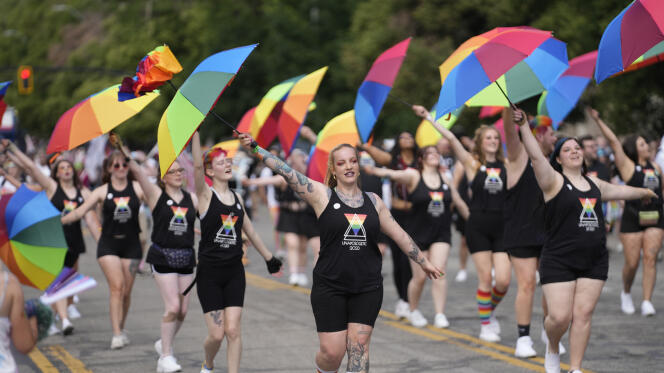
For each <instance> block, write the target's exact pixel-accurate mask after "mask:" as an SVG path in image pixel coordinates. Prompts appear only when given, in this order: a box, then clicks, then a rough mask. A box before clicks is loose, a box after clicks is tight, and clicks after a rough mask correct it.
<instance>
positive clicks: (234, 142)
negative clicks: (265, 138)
mask: <svg viewBox="0 0 664 373" xmlns="http://www.w3.org/2000/svg"><path fill="white" fill-rule="evenodd" d="M212 148H213V149H214V148H220V149H224V150H225V151H226V157H227V158H233V157H235V154H237V151H238V150H239V149H240V140H238V139H231V140H224V141H220V142H218V143H216V144H214V145H213V146H212Z"/></svg>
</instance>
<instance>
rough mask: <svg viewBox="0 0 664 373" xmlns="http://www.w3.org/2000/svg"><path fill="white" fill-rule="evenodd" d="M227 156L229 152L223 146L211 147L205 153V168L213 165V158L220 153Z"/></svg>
mask: <svg viewBox="0 0 664 373" xmlns="http://www.w3.org/2000/svg"><path fill="white" fill-rule="evenodd" d="M222 154H223V155H224V156H227V155H228V152H227V151H226V150H224V149H222V148H211V149H210V150H208V151H206V152H205V154H203V168H204V169H207V168H210V167H212V160H213V159H215V158H217V157H218V156H220V155H222Z"/></svg>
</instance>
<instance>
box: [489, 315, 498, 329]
mask: <svg viewBox="0 0 664 373" xmlns="http://www.w3.org/2000/svg"><path fill="white" fill-rule="evenodd" d="M489 327H490V328H491V330H493V332H494V333H496V334H500V323H499V322H498V319H497V318H496V316H494V315H493V314H492V315H491V317H490V318H489Z"/></svg>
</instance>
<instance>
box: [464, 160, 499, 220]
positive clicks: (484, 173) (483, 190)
mask: <svg viewBox="0 0 664 373" xmlns="http://www.w3.org/2000/svg"><path fill="white" fill-rule="evenodd" d="M505 174H506V172H505V165H504V164H503V162H500V161H495V162H487V163H486V164H485V165H484V164H483V165H481V166H480V168H479V169H477V173H476V174H475V178H474V179H473V181H472V182H471V183H470V190H471V192H472V196H471V200H470V206H469V207H470V212H471V214H472V213H473V212H481V213H486V212H488V213H502V212H503V204H504V202H505V185H506V184H507V178H506V175H505Z"/></svg>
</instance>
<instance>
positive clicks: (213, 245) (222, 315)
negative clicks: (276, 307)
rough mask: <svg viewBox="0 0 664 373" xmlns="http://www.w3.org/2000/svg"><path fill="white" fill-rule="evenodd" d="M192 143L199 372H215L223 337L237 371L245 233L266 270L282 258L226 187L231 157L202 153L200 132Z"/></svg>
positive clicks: (222, 152) (221, 152)
mask: <svg viewBox="0 0 664 373" xmlns="http://www.w3.org/2000/svg"><path fill="white" fill-rule="evenodd" d="M191 144H192V156H193V158H194V182H195V184H196V196H197V197H198V206H197V210H198V213H199V216H200V220H201V241H200V243H199V245H198V270H197V272H196V281H197V284H196V291H197V293H198V300H199V301H200V303H201V307H202V308H203V313H204V315H205V324H206V325H207V328H208V335H207V338H206V339H205V343H204V345H203V347H204V349H205V361H204V362H203V366H202V367H201V373H209V372H212V369H213V367H214V357H215V356H216V355H217V352H218V351H219V348H220V347H221V342H222V341H223V339H224V337H225V338H226V341H227V343H228V346H227V350H226V357H227V361H228V372H229V373H237V372H238V371H239V369H240V356H241V354H242V339H241V331H240V319H241V316H242V307H243V306H244V292H245V287H246V281H245V274H244V266H243V265H242V233H243V232H244V234H246V235H247V237H248V238H249V240H250V241H251V243H252V244H253V246H254V247H255V248H256V250H258V252H259V253H260V254H261V256H263V258H264V259H265V261H266V263H267V269H268V272H270V273H271V274H275V273H277V272H279V270H280V269H281V261H280V260H279V259H277V258H275V257H274V256H273V255H272V253H270V251H269V250H268V249H267V247H265V244H264V243H263V241H262V240H261V239H260V237H259V236H258V233H257V232H256V231H255V230H254V227H253V224H252V223H251V220H250V219H249V217H248V216H247V214H246V213H245V210H244V205H243V201H242V199H241V198H240V197H239V196H238V195H237V194H235V193H234V192H233V191H232V190H231V189H230V188H229V186H228V182H229V181H230V180H231V179H232V178H233V172H232V162H233V159H232V158H227V157H226V151H225V150H223V149H221V148H212V149H210V150H209V151H208V152H206V153H205V154H202V151H201V142H200V137H199V134H198V132H195V133H194V136H193V137H192V143H191ZM205 176H207V177H209V178H210V179H212V186H211V187H209V186H208V185H207V184H206V183H205Z"/></svg>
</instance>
